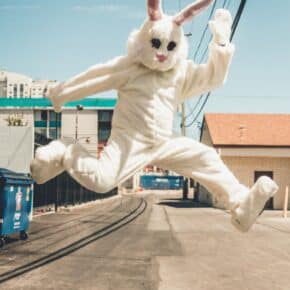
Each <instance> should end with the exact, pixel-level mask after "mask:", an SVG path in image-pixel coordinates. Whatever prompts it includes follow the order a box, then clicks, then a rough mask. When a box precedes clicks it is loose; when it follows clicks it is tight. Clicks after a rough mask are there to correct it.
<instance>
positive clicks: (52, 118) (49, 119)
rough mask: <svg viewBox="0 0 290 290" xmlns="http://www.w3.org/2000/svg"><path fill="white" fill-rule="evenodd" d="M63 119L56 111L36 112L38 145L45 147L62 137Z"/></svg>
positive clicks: (35, 123) (35, 125)
mask: <svg viewBox="0 0 290 290" xmlns="http://www.w3.org/2000/svg"><path fill="white" fill-rule="evenodd" d="M60 120H61V117H60V115H59V114H56V113H55V112H54V111H48V110H36V111H34V127H35V136H34V140H35V143H36V145H44V144H47V143H48V142H50V141H51V140H53V139H57V138H59V137H60V131H61V121H60Z"/></svg>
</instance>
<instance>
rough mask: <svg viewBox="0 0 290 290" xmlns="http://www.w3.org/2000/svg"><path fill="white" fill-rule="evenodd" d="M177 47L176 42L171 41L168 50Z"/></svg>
mask: <svg viewBox="0 0 290 290" xmlns="http://www.w3.org/2000/svg"><path fill="white" fill-rule="evenodd" d="M175 47H176V42H174V41H170V42H169V43H168V45H167V50H169V51H170V50H173V49H174V48H175Z"/></svg>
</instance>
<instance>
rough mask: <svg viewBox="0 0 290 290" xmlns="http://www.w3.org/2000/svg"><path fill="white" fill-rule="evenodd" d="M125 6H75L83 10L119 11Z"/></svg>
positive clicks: (76, 9) (75, 8)
mask: <svg viewBox="0 0 290 290" xmlns="http://www.w3.org/2000/svg"><path fill="white" fill-rule="evenodd" d="M124 8H125V6H121V5H114V4H108V5H105V4H103V5H76V6H74V7H73V10H75V11H83V12H118V11H120V10H123V9H124Z"/></svg>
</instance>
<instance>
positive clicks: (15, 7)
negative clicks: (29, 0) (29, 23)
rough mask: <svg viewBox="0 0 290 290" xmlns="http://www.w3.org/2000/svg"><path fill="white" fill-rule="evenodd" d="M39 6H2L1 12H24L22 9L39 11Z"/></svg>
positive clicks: (0, 7) (0, 6)
mask: <svg viewBox="0 0 290 290" xmlns="http://www.w3.org/2000/svg"><path fill="white" fill-rule="evenodd" d="M38 8H40V6H37V5H0V10H22V9H27V10H29V9H38Z"/></svg>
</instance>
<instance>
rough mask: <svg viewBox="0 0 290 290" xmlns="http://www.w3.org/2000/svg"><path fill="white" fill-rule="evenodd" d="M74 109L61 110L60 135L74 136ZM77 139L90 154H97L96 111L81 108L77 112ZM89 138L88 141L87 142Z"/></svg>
mask: <svg viewBox="0 0 290 290" xmlns="http://www.w3.org/2000/svg"><path fill="white" fill-rule="evenodd" d="M75 131H76V110H63V111H62V128H61V136H62V137H63V138H72V139H74V138H75ZM78 139H79V143H80V144H82V145H84V146H85V147H86V149H87V150H88V151H89V152H90V153H91V154H97V149H98V140H97V139H98V112H97V111H96V110H83V111H79V113H78ZM88 140H89V142H87V141H88Z"/></svg>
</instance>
